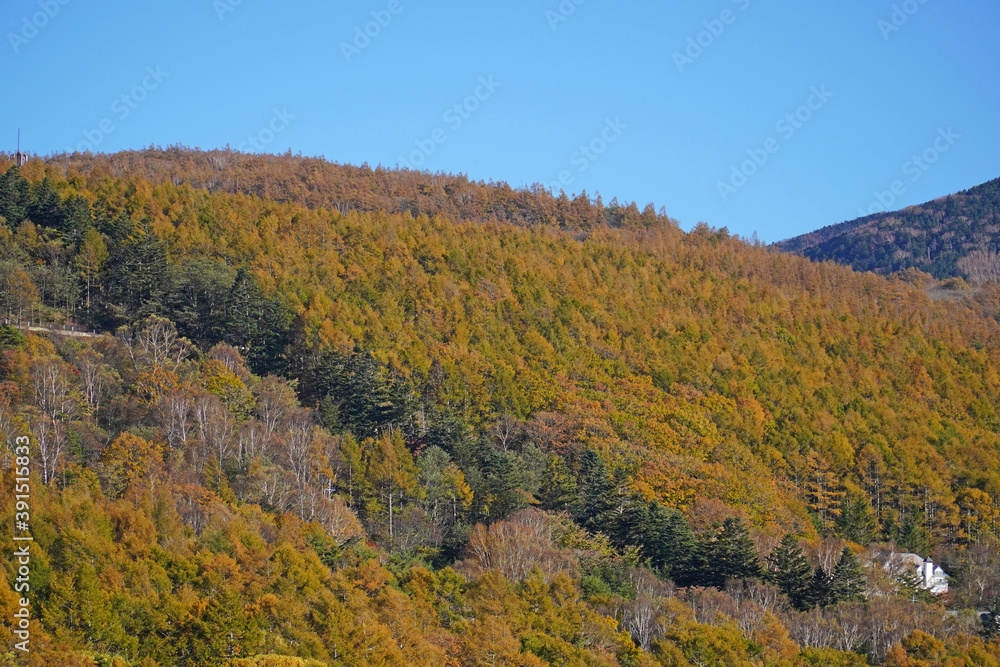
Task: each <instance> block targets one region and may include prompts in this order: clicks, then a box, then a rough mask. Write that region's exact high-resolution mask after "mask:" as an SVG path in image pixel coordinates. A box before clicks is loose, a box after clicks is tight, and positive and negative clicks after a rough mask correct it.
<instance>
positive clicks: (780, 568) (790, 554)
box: [767, 533, 818, 611]
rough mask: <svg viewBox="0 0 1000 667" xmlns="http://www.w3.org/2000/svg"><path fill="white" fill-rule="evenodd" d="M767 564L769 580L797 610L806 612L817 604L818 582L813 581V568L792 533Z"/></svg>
mask: <svg viewBox="0 0 1000 667" xmlns="http://www.w3.org/2000/svg"><path fill="white" fill-rule="evenodd" d="M767 564H768V572H767V578H768V579H769V580H770V581H772V582H774V583H775V584H776V585H777V586H778V588H780V589H781V592H782V593H784V594H785V595H787V596H788V599H789V600H790V601H791V603H792V605H793V606H794V607H795V608H796V609H799V610H800V611H801V610H806V609H809V608H811V607H812V606H813V605H814V604H815V597H816V595H815V594H816V593H817V591H816V590H815V584H816V583H817V582H816V581H815V580H814V579H813V575H812V568H811V567H810V565H809V561H808V560H806V557H805V555H804V554H803V553H802V548H801V547H800V546H799V540H798V538H796V537H795V536H794V535H792V534H790V533H789V534H787V535H785V537H784V539H782V541H781V544H780V545H779V546H777V547H776V548H775V549H774V551H772V552H771V554H770V555H769V556H768V557H767ZM817 572H818V570H817Z"/></svg>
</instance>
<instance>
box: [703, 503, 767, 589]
mask: <svg viewBox="0 0 1000 667" xmlns="http://www.w3.org/2000/svg"><path fill="white" fill-rule="evenodd" d="M698 551H699V565H698V567H699V570H700V573H699V576H698V577H697V579H698V580H697V582H696V583H698V584H700V585H704V586H715V587H716V588H722V587H723V586H725V585H726V582H727V581H729V580H730V579H753V578H755V577H760V576H761V575H762V574H763V568H762V567H761V564H760V559H759V558H758V557H757V551H756V549H755V548H754V544H753V540H751V539H750V533H749V532H748V531H747V527H746V524H745V523H744V522H743V519H742V518H740V517H728V518H727V519H726V520H725V521H723V523H722V527H721V528H719V529H718V530H717V532H715V533H714V534H712V533H709V534H708V535H703V536H702V539H701V540H700V544H699V549H698Z"/></svg>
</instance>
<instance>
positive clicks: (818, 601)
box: [804, 565, 835, 609]
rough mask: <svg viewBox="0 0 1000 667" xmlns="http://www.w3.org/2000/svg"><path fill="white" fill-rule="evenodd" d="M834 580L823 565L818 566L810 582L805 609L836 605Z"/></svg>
mask: <svg viewBox="0 0 1000 667" xmlns="http://www.w3.org/2000/svg"><path fill="white" fill-rule="evenodd" d="M832 584H833V582H832V578H831V577H830V573H829V572H827V571H826V569H825V568H824V567H823V566H822V565H818V566H817V567H816V570H815V571H814V572H813V576H812V580H811V581H810V582H809V590H808V592H807V595H806V600H805V605H804V609H810V608H812V607H827V606H829V605H831V604H833V603H834V601H835V600H834V599H833V590H832Z"/></svg>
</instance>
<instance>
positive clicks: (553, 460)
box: [538, 454, 576, 511]
mask: <svg viewBox="0 0 1000 667" xmlns="http://www.w3.org/2000/svg"><path fill="white" fill-rule="evenodd" d="M575 497H576V478H575V477H574V476H573V473H572V472H571V471H570V469H569V466H567V465H566V460H565V459H564V458H563V457H561V456H559V455H558V454H551V455H550V456H549V457H548V459H547V460H546V461H545V472H544V473H543V474H542V487H541V491H540V493H539V498H538V500H539V501H540V504H541V507H542V509H545V510H550V511H560V510H564V509H567V508H569V507H570V505H571V504H572V503H573V500H574V498H575Z"/></svg>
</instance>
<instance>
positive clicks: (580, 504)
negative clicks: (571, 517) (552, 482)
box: [574, 449, 615, 530]
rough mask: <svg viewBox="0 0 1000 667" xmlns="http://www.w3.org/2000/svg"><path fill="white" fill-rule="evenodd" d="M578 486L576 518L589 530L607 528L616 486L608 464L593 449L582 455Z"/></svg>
mask: <svg viewBox="0 0 1000 667" xmlns="http://www.w3.org/2000/svg"><path fill="white" fill-rule="evenodd" d="M577 488H578V489H579V495H578V496H577V500H576V511H575V513H574V514H575V516H576V520H577V521H578V522H579V523H580V525H582V526H583V527H584V528H587V529H589V530H603V529H606V528H607V525H608V524H609V523H610V521H609V520H610V514H611V510H612V508H613V507H614V505H615V503H614V491H615V488H614V483H613V482H612V480H611V474H610V473H609V472H608V467H607V465H605V463H604V460H603V459H602V458H601V455H600V454H598V453H597V452H596V451H594V450H593V449H588V450H587V451H586V452H584V453H583V456H582V457H581V460H580V481H579V483H578V484H577Z"/></svg>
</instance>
